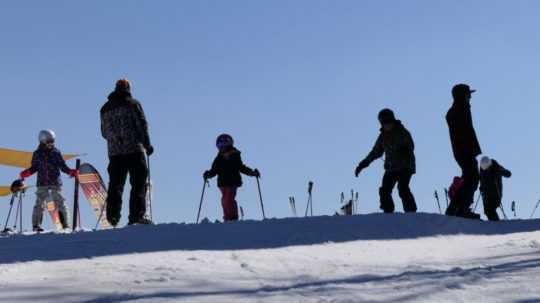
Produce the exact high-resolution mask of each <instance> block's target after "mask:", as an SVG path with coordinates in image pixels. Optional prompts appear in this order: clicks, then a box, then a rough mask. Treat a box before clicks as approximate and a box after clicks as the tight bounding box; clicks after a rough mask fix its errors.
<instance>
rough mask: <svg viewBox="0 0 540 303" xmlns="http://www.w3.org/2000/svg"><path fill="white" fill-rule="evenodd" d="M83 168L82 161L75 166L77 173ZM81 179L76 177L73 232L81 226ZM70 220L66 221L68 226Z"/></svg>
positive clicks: (78, 160)
mask: <svg viewBox="0 0 540 303" xmlns="http://www.w3.org/2000/svg"><path fill="white" fill-rule="evenodd" d="M80 167H81V159H77V162H76V164H75V169H76V170H77V171H79V169H80ZM78 214H79V177H75V190H74V193H73V225H72V226H73V229H72V230H71V231H72V232H75V231H77V227H78V226H79V225H80V223H81V222H80V220H79V215H78ZM67 220H68V218H65V221H66V224H68V222H67Z"/></svg>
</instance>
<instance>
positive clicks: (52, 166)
mask: <svg viewBox="0 0 540 303" xmlns="http://www.w3.org/2000/svg"><path fill="white" fill-rule="evenodd" d="M55 140H56V135H55V133H54V132H53V131H52V130H42V131H41V132H40V133H39V146H38V149H37V150H36V151H35V152H34V154H33V155H32V166H31V167H30V168H28V169H26V170H24V171H22V172H21V173H20V178H21V181H24V179H26V178H28V177H30V176H32V175H33V174H34V173H36V172H37V174H38V175H37V191H36V196H37V198H36V204H35V206H34V212H33V213H32V230H33V231H37V232H41V231H43V229H42V228H41V223H42V221H43V211H45V203H46V202H48V201H46V200H47V199H51V200H52V201H54V203H55V205H56V208H57V209H58V212H59V215H60V223H61V224H62V228H64V229H66V228H69V220H68V218H69V216H68V210H67V206H66V204H65V200H66V199H65V198H64V196H63V195H62V180H61V179H60V171H62V172H63V173H65V174H68V175H69V176H70V177H72V178H75V177H77V176H78V175H79V172H78V171H77V170H76V169H70V168H69V167H68V166H67V165H66V161H65V160H64V158H62V153H61V152H60V151H59V150H58V149H57V148H56V147H55V145H54V142H55Z"/></svg>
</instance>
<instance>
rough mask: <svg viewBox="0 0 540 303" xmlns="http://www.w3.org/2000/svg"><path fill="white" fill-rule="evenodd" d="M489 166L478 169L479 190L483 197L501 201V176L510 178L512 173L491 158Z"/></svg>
mask: <svg viewBox="0 0 540 303" xmlns="http://www.w3.org/2000/svg"><path fill="white" fill-rule="evenodd" d="M491 161H492V164H491V167H490V168H488V169H487V170H483V169H481V170H480V192H481V193H482V195H483V196H484V198H485V199H488V200H496V201H498V202H500V201H501V199H502V197H503V182H502V177H505V178H510V177H511V176H512V173H511V172H510V171H509V170H507V169H506V168H504V167H502V166H501V165H500V164H499V163H497V161H495V160H491Z"/></svg>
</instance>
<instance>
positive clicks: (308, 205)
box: [289, 181, 314, 217]
mask: <svg viewBox="0 0 540 303" xmlns="http://www.w3.org/2000/svg"><path fill="white" fill-rule="evenodd" d="M313 184H314V183H313V181H309V182H308V190H307V192H308V199H307V203H306V211H305V214H304V217H307V216H308V214H309V215H310V216H311V217H313ZM289 205H290V206H291V211H292V213H293V215H294V216H295V217H298V214H297V212H296V201H295V198H294V197H289Z"/></svg>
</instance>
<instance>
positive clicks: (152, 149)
mask: <svg viewBox="0 0 540 303" xmlns="http://www.w3.org/2000/svg"><path fill="white" fill-rule="evenodd" d="M145 149H146V154H147V155H148V156H151V155H152V154H153V153H154V147H153V146H152V145H148V146H147V147H145Z"/></svg>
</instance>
